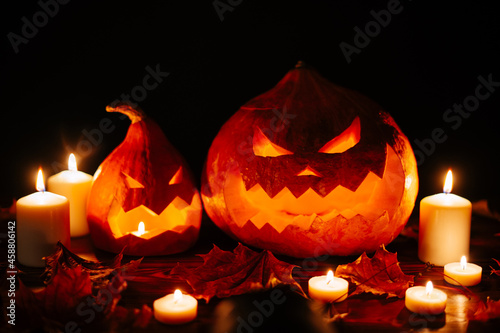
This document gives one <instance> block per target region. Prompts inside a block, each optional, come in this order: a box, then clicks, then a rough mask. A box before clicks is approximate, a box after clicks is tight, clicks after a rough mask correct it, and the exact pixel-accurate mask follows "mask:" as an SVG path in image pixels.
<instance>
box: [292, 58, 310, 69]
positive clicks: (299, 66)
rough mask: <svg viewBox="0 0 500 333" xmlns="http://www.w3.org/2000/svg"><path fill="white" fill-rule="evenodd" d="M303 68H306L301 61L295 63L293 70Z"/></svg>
mask: <svg viewBox="0 0 500 333" xmlns="http://www.w3.org/2000/svg"><path fill="white" fill-rule="evenodd" d="M304 67H308V66H307V64H306V63H305V62H303V61H302V60H299V61H297V64H296V65H295V68H304Z"/></svg>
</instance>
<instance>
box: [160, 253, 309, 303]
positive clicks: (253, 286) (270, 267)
mask: <svg viewBox="0 0 500 333" xmlns="http://www.w3.org/2000/svg"><path fill="white" fill-rule="evenodd" d="M199 256H200V257H202V258H203V264H202V265H201V266H199V267H197V268H194V269H189V268H187V267H186V266H184V265H180V264H177V266H176V267H174V269H172V271H171V272H170V274H175V275H178V276H179V277H181V278H183V279H185V280H186V281H187V282H188V283H189V285H190V286H191V287H192V288H193V296H195V297H196V298H199V299H205V300H206V301H207V302H208V301H209V300H210V298H212V297H213V296H217V297H219V298H224V297H229V296H233V295H241V294H245V293H248V292H251V291H255V290H262V289H268V288H272V287H274V286H276V285H279V284H288V285H291V286H292V288H294V289H295V290H296V291H297V292H298V293H300V294H301V295H303V296H305V294H304V291H303V290H302V288H301V287H300V285H299V284H298V283H297V282H296V281H295V280H294V279H293V277H292V270H293V268H294V267H297V266H295V265H290V264H288V263H286V262H283V261H280V260H278V259H276V257H274V255H273V254H272V253H271V252H270V251H267V250H264V251H262V252H260V253H258V252H255V251H252V250H250V249H249V248H247V247H246V246H244V245H242V244H241V243H240V244H238V246H237V247H236V248H235V249H234V251H233V252H230V251H223V250H221V249H220V248H218V247H217V246H215V245H214V247H213V249H212V250H211V251H210V252H209V253H208V254H202V255H199Z"/></svg>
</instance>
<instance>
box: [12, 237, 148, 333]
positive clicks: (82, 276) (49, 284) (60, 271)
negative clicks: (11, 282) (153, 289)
mask: <svg viewBox="0 0 500 333" xmlns="http://www.w3.org/2000/svg"><path fill="white" fill-rule="evenodd" d="M121 258H122V256H121V255H118V256H116V258H115V259H114V260H113V262H112V263H111V264H110V265H104V264H102V263H100V262H93V261H88V260H85V259H83V258H80V257H79V256H77V255H76V254H74V253H72V252H71V251H69V250H68V249H66V248H65V247H64V246H62V245H61V244H60V245H59V248H58V249H57V251H56V252H55V253H54V254H52V255H50V256H48V257H47V258H46V270H45V276H46V280H45V282H46V287H45V288H44V289H42V290H40V291H36V292H33V291H32V290H30V289H29V288H27V287H25V286H24V285H23V284H22V282H20V287H19V290H18V293H17V294H16V296H17V297H18V302H19V311H20V313H21V314H24V315H26V316H27V317H29V318H30V322H29V324H30V329H39V328H42V327H43V328H44V329H45V330H49V331H51V330H62V331H64V330H65V326H66V325H67V324H68V323H70V324H71V325H73V324H74V325H76V326H75V327H85V328H89V327H92V326H93V325H101V326H102V325H107V326H113V327H115V326H120V327H121V326H122V325H128V326H130V325H132V326H134V325H135V326H138V327H144V326H145V325H147V323H148V322H149V319H150V318H151V313H152V311H151V309H150V308H149V307H147V306H146V307H144V306H143V308H142V309H141V310H138V309H126V308H123V307H121V306H118V305H117V304H118V302H119V301H120V299H121V295H120V293H121V292H122V291H123V290H125V289H126V287H127V280H128V279H130V278H131V275H130V274H127V273H129V271H132V270H134V269H136V268H137V266H138V265H139V263H140V261H141V260H136V261H131V262H130V263H127V264H125V265H121V264H120V261H121ZM148 310H149V311H148ZM27 317H26V318H27ZM103 322H104V324H103Z"/></svg>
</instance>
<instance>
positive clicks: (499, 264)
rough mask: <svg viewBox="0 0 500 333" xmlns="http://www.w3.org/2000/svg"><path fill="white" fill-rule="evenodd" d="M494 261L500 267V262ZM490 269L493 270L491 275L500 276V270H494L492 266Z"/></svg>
mask: <svg viewBox="0 0 500 333" xmlns="http://www.w3.org/2000/svg"><path fill="white" fill-rule="evenodd" d="M493 260H495V262H496V263H497V265H498V266H500V261H498V260H496V259H495V258H493ZM490 268H491V274H496V275H498V276H500V269H494V268H493V267H491V266H490Z"/></svg>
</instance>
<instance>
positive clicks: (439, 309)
mask: <svg viewBox="0 0 500 333" xmlns="http://www.w3.org/2000/svg"><path fill="white" fill-rule="evenodd" d="M447 299H448V296H446V294H445V293H444V292H442V291H441V290H437V289H435V288H434V287H433V285H432V282H431V281H429V282H427V285H426V286H425V287H411V288H408V289H406V297H405V306H406V308H407V309H408V310H410V311H412V312H415V313H419V314H429V315H437V314H440V313H443V312H444V310H445V308H446V300H447Z"/></svg>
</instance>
